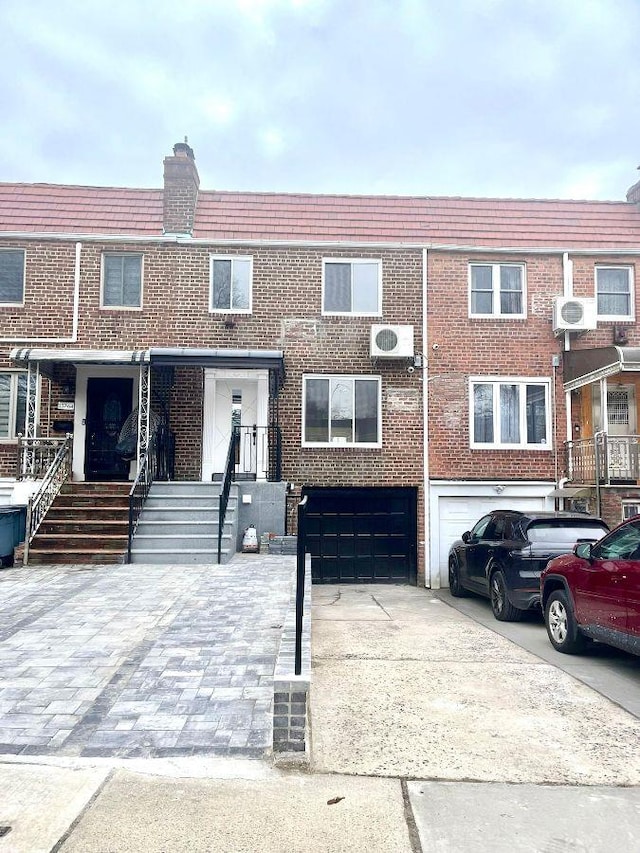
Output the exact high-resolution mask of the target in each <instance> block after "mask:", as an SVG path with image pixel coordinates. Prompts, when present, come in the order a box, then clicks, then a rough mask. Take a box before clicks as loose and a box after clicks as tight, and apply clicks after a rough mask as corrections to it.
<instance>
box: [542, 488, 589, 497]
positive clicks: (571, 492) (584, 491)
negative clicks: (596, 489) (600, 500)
mask: <svg viewBox="0 0 640 853" xmlns="http://www.w3.org/2000/svg"><path fill="white" fill-rule="evenodd" d="M590 494H591V489H590V488H589V487H588V486H575V487H570V486H565V487H564V488H562V489H554V490H553V491H552V492H549V494H548V495H547V497H549V498H586V497H588V496H589V495H590Z"/></svg>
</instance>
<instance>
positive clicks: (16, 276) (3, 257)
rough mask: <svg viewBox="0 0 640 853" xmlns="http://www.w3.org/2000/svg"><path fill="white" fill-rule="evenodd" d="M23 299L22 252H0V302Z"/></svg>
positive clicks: (20, 300)
mask: <svg viewBox="0 0 640 853" xmlns="http://www.w3.org/2000/svg"><path fill="white" fill-rule="evenodd" d="M23 298H24V252H21V251H18V252H0V302H22V300H23Z"/></svg>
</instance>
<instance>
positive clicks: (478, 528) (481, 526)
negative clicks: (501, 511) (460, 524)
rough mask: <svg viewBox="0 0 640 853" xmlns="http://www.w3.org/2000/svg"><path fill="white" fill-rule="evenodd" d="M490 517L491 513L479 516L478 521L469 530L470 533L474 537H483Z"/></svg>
mask: <svg viewBox="0 0 640 853" xmlns="http://www.w3.org/2000/svg"><path fill="white" fill-rule="evenodd" d="M492 518H493V516H491V515H485V516H484V518H481V519H480V521H478V522H476V524H475V525H474V526H473V529H472V530H471V533H472V535H473V537H474V538H475V539H483V538H484V534H485V532H486V530H487V527H488V526H489V523H490V522H491V519H492Z"/></svg>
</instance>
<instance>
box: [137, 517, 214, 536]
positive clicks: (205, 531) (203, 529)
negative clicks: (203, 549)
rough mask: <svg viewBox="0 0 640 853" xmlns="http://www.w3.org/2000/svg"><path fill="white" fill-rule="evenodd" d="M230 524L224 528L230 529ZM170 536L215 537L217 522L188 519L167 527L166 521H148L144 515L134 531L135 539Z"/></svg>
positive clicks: (172, 522) (172, 523) (173, 522)
mask: <svg viewBox="0 0 640 853" xmlns="http://www.w3.org/2000/svg"><path fill="white" fill-rule="evenodd" d="M230 526H231V524H230V522H226V524H225V527H230ZM170 534H175V535H179V536H188V535H190V534H191V535H192V536H217V535H218V522H217V520H216V521H211V519H209V520H207V521H198V520H193V519H188V520H186V521H176V520H173V519H172V521H171V524H170V525H167V522H166V521H150V520H149V519H148V518H147V516H146V514H145V516H144V520H143V521H140V522H139V523H138V528H137V530H136V537H140V536H167V535H170Z"/></svg>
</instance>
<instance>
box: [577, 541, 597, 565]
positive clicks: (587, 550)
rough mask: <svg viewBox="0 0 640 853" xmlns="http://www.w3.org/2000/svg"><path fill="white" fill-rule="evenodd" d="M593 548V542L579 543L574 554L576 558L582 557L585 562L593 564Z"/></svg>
mask: <svg viewBox="0 0 640 853" xmlns="http://www.w3.org/2000/svg"><path fill="white" fill-rule="evenodd" d="M592 548H593V544H592V543H591V542H578V544H577V545H576V546H575V547H574V549H573V553H574V554H575V555H576V557H581V558H582V559H583V560H588V561H589V562H591V560H592V559H593V556H592V554H591V549H592Z"/></svg>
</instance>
